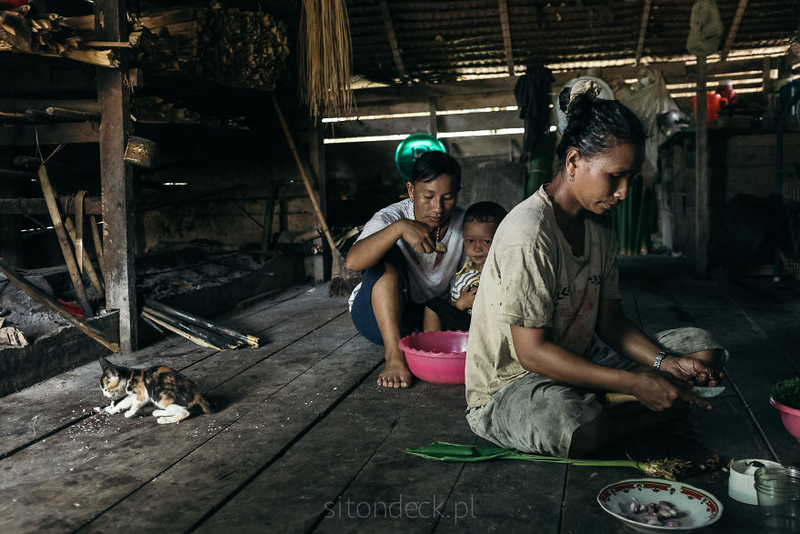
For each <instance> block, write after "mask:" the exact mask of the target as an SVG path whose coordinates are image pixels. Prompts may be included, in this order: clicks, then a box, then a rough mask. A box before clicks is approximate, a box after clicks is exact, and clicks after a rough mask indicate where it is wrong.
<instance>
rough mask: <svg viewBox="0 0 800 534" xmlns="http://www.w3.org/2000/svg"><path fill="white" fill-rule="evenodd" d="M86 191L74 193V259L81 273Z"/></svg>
mask: <svg viewBox="0 0 800 534" xmlns="http://www.w3.org/2000/svg"><path fill="white" fill-rule="evenodd" d="M85 196H86V191H78V194H77V195H75V237H74V238H73V239H72V242H73V243H74V244H75V259H76V260H77V261H78V272H80V273H81V274H83V197H85Z"/></svg>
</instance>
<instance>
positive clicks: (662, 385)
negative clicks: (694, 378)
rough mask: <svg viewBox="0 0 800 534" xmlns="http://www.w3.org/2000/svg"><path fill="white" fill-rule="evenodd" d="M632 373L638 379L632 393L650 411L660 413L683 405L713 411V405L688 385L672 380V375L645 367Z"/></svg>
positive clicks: (632, 387)
mask: <svg viewBox="0 0 800 534" xmlns="http://www.w3.org/2000/svg"><path fill="white" fill-rule="evenodd" d="M632 372H633V373H634V375H635V378H636V379H635V380H634V381H633V382H632V386H631V390H630V393H631V394H632V395H633V396H634V397H636V399H637V400H638V401H639V402H641V403H642V404H644V405H645V407H647V408H648V409H650V410H653V411H656V412H660V411H662V410H667V409H669V408H672V407H674V406H676V405H679V404H681V403H688V404H696V405H698V406H703V407H705V408H708V409H711V404H710V403H709V402H708V401H707V400H706V399H704V398H702V397H700V396H699V395H697V394H695V393H693V392H692V390H691V389H689V385H688V384H687V383H685V382H681V381H680V380H678V379H675V378H672V377H671V375H668V374H666V373H663V372H660V371H656V370H655V369H649V368H647V367H644V366H642V367H637V368H636V369H634V370H633V371H632Z"/></svg>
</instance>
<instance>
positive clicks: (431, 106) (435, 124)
mask: <svg viewBox="0 0 800 534" xmlns="http://www.w3.org/2000/svg"><path fill="white" fill-rule="evenodd" d="M428 111H429V112H430V114H431V115H430V117H428V121H429V124H430V126H429V127H428V129H429V130H430V132H428V133H430V134H431V135H432V136H434V137H439V121H437V120H436V97H435V96H430V97H428Z"/></svg>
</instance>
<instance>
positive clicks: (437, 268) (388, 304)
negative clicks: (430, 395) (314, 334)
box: [347, 151, 464, 387]
mask: <svg viewBox="0 0 800 534" xmlns="http://www.w3.org/2000/svg"><path fill="white" fill-rule="evenodd" d="M406 186H407V188H408V198H407V199H405V200H402V201H400V202H397V203H395V204H392V205H391V206H387V207H386V208H384V209H382V210H380V211H379V212H378V213H376V214H375V215H373V217H372V219H370V220H369V222H367V224H366V225H365V226H364V231H363V232H362V233H361V235H360V236H359V238H358V240H357V241H356V243H355V244H354V245H353V247H352V248H351V249H350V250H349V251H348V253H347V268H348V269H351V270H354V271H365V272H364V276H363V280H362V283H361V284H359V285H358V286H357V287H356V288H355V289H354V290H353V294H352V295H351V296H350V313H351V315H352V317H353V323H354V324H355V326H356V329H358V331H359V333H360V334H361V335H363V336H364V337H365V338H367V339H368V340H370V341H372V342H373V343H377V344H382V345H383V346H384V356H385V358H386V368H385V369H384V370H383V372H382V373H381V375H380V376H379V377H378V385H380V386H385V387H408V386H409V385H411V372H410V371H409V370H408V366H407V365H406V359H405V355H404V354H403V351H401V350H400V347H399V342H400V339H401V338H402V337H403V336H405V335H407V334H409V333H411V332H413V331H415V330H418V329H419V327H420V323H421V317H422V306H420V304H421V303H423V302H425V301H427V300H429V299H432V298H434V297H438V296H442V295H444V294H446V293H447V291H448V289H449V284H450V279H451V278H452V276H453V273H455V272H456V270H458V267H459V266H460V265H461V263H462V261H463V260H462V256H463V247H464V245H463V237H462V224H463V218H464V210H463V209H462V208H458V207H456V198H457V196H458V192H459V190H460V189H461V169H460V168H459V166H458V163H457V162H456V160H455V159H453V157H452V156H449V155H448V154H446V153H444V152H438V151H430V152H426V153H424V154H422V155H421V156H420V157H419V158H418V159H417V160H416V162H415V163H414V171H413V173H412V177H411V181H410V182H408V183H407V184H406Z"/></svg>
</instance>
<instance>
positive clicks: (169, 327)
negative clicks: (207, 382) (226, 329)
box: [142, 312, 222, 350]
mask: <svg viewBox="0 0 800 534" xmlns="http://www.w3.org/2000/svg"><path fill="white" fill-rule="evenodd" d="M142 315H143V316H144V318H145V319H148V320H150V321H153V322H154V323H156V324H157V325H159V326H161V327H163V328H166V329H167V330H169V331H170V332H175V333H176V334H178V335H179V336H181V337H185V338H186V339H188V340H189V341H191V342H192V343H195V344H197V345H200V346H201V347H206V348H209V349H214V350H222V348H220V347H217V346H214V345H212V344H211V343H209V342H207V341H204V340H202V339H200V338H199V337H195V336H193V335H191V334H189V333H187V332H184V331H183V330H181V329H180V328H177V327H175V326H172V325H171V324H169V323H167V322H166V321H162V320H161V319H159V318H158V317H155V316H153V315H151V314H149V313H147V312H142Z"/></svg>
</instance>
